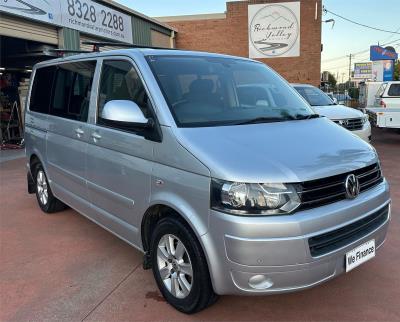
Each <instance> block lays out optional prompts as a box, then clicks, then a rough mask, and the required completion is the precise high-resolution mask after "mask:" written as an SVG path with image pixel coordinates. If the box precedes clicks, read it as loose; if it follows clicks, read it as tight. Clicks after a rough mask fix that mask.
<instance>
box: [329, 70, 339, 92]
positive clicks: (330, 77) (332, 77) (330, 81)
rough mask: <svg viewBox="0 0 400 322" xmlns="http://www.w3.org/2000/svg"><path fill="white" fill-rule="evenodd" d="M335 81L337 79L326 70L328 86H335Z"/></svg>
mask: <svg viewBox="0 0 400 322" xmlns="http://www.w3.org/2000/svg"><path fill="white" fill-rule="evenodd" d="M336 83H337V80H336V78H335V76H333V74H332V73H329V72H328V84H329V87H330V88H335V86H336Z"/></svg>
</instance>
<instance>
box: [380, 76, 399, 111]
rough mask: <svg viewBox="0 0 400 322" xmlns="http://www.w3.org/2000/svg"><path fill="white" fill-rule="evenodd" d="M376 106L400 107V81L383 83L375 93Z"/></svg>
mask: <svg viewBox="0 0 400 322" xmlns="http://www.w3.org/2000/svg"><path fill="white" fill-rule="evenodd" d="M374 107H385V108H393V107H394V108H400V81H393V82H384V83H382V85H381V86H380V87H379V89H378V92H377V93H376V95H375V102H374Z"/></svg>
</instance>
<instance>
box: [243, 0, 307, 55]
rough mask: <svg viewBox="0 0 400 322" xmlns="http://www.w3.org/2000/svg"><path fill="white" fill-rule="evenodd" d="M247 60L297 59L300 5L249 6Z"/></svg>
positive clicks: (294, 3) (295, 3) (292, 3)
mask: <svg viewBox="0 0 400 322" xmlns="http://www.w3.org/2000/svg"><path fill="white" fill-rule="evenodd" d="M248 14H249V57H250V58H275V57H296V56H300V2H279V3H270V4H256V5H249V7H248Z"/></svg>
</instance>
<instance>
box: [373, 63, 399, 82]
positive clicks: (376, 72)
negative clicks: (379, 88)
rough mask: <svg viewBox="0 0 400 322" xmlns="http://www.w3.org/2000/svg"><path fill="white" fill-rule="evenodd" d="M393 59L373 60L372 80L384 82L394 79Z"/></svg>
mask: <svg viewBox="0 0 400 322" xmlns="http://www.w3.org/2000/svg"><path fill="white" fill-rule="evenodd" d="M393 70H394V64H393V60H378V61H374V62H372V80H373V81H376V82H384V81H391V80H393Z"/></svg>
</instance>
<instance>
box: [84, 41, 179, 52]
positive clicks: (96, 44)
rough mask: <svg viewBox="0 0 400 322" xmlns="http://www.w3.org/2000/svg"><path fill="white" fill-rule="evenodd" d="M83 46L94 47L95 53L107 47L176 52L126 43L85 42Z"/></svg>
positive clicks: (166, 48)
mask: <svg viewBox="0 0 400 322" xmlns="http://www.w3.org/2000/svg"><path fill="white" fill-rule="evenodd" d="M82 44H84V45H92V46H93V51H94V52H99V51H100V48H101V47H105V46H116V47H126V48H151V49H165V50H176V49H175V48H168V47H155V46H147V45H137V44H126V43H122V42H121V43H119V42H112V41H110V42H107V41H105V42H104V41H103V42H97V41H83V42H82Z"/></svg>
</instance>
